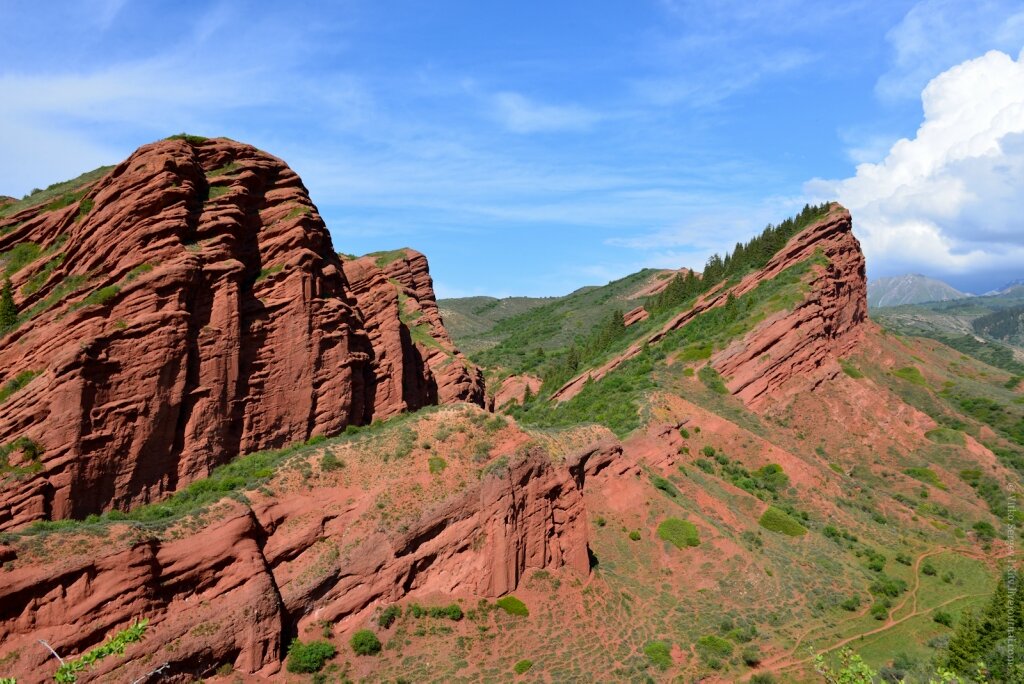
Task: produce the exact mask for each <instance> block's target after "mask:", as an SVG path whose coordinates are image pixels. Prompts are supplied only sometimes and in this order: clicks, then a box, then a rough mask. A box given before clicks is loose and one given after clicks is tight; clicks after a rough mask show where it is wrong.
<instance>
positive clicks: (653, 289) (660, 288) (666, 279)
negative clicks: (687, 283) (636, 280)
mask: <svg viewBox="0 0 1024 684" xmlns="http://www.w3.org/2000/svg"><path fill="white" fill-rule="evenodd" d="M689 272H690V269H688V268H680V269H679V270H675V271H673V270H668V271H658V273H657V274H656V275H655V276H654V279H653V280H650V281H648V282H647V283H646V284H645V285H644V286H643V287H641V288H640V289H639V290H637V291H636V292H635V293H634V294H633V295H632V297H630V299H639V298H641V297H650V296H651V295H656V294H658V293H659V292H664V291H665V288H667V287H668V284H669V283H671V282H672V279H673V278H675V277H676V276H677V275H681V276H685V275H686V274H687V273H689ZM697 275H700V274H699V273H698V274H697Z"/></svg>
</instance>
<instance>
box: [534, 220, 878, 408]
mask: <svg viewBox="0 0 1024 684" xmlns="http://www.w3.org/2000/svg"><path fill="white" fill-rule="evenodd" d="M852 228H853V220H852V218H851V217H850V213H849V212H848V211H847V210H846V209H845V208H843V207H841V206H840V205H838V204H834V205H832V209H831V210H830V211H829V213H828V214H827V215H826V216H825V217H823V218H822V219H821V220H819V221H817V222H815V223H814V224H812V225H811V226H809V227H807V228H805V229H804V230H802V231H801V232H800V233H798V234H797V235H795V236H794V237H793V238H791V239H790V240H789V242H788V243H787V244H786V245H785V247H783V248H782V249H781V250H779V252H778V253H776V254H775V255H774V256H773V257H772V259H771V260H770V261H769V262H768V264H767V265H766V266H765V267H764V268H763V269H761V270H759V271H757V272H755V273H751V274H750V275H748V276H746V277H745V278H743V279H742V280H741V281H740V282H739V283H737V284H736V285H734V286H732V287H722V286H719V287H716V288H714V289H712V290H711V291H709V292H708V293H706V294H705V295H703V296H702V297H700V298H699V299H698V300H697V302H696V303H695V304H694V305H693V306H692V307H691V308H689V309H687V310H686V311H684V312H681V313H680V314H678V315H676V316H675V317H673V318H672V319H671V320H669V321H668V322H667V323H666V324H665V325H664V326H662V327H661V328H660V329H659V330H658V331H656V332H655V333H653V334H651V335H649V336H648V337H646V338H645V339H644V340H642V341H640V342H637V343H635V344H633V345H631V346H630V347H629V348H628V349H627V350H626V351H625V352H623V353H622V354H620V355H618V356H616V357H615V358H613V359H611V360H610V361H608V362H606V363H605V364H603V365H601V366H600V367H598V368H594V369H589V370H587V371H584V372H583V373H581V374H580V375H578V376H576V377H575V378H573V379H571V380H569V381H568V382H566V383H565V384H564V385H563V386H562V387H560V388H559V389H558V390H557V391H556V392H554V393H553V394H552V397H551V398H552V400H553V401H567V400H569V399H571V398H572V397H574V396H575V395H576V394H578V393H579V392H580V390H582V389H583V387H584V385H586V383H587V382H589V381H590V380H598V379H600V378H602V377H604V376H605V375H607V374H608V373H609V372H611V371H612V370H614V369H615V368H617V367H618V366H619V365H621V364H622V363H623V362H625V361H627V360H628V359H631V358H633V357H635V356H636V355H637V354H639V353H640V352H641V351H642V350H643V348H644V346H645V345H647V344H652V343H657V342H659V341H661V340H662V339H664V337H665V336H666V335H668V334H669V333H670V332H672V331H673V330H678V329H679V328H682V327H683V326H685V325H686V324H687V323H689V322H690V321H691V320H693V319H694V318H695V317H696V316H698V315H700V314H701V313H703V312H705V311H708V310H710V309H713V308H715V307H718V306H722V305H724V304H725V303H726V302H727V301H728V300H729V297H730V296H731V297H740V296H742V295H743V294H746V293H748V292H751V291H752V290H754V289H755V288H756V287H757V286H758V285H759V284H760V283H762V282H765V281H767V280H771V279H772V278H774V277H776V276H777V275H779V274H780V273H781V272H782V271H784V270H786V269H787V268H789V267H791V266H793V265H795V264H798V263H800V262H803V261H805V260H807V259H811V258H812V257H814V256H815V255H816V254H820V255H821V256H822V257H824V259H825V260H826V262H827V265H825V266H820V265H816V266H813V267H812V271H813V274H814V275H813V276H812V278H811V280H810V281H809V282H808V289H807V293H806V296H805V298H804V300H803V302H801V303H800V304H798V305H797V306H796V307H795V308H794V309H793V310H792V311H789V312H780V313H779V314H777V315H775V316H773V317H771V318H770V319H769V320H767V321H763V322H762V323H760V324H759V325H758V326H757V327H756V328H755V329H754V330H753V331H751V332H750V333H748V334H747V335H745V336H744V337H743V339H741V340H737V341H736V342H734V343H733V344H732V345H730V346H729V348H728V349H725V350H723V351H721V352H719V353H718V354H716V355H715V356H714V357H713V358H712V360H711V363H712V365H713V366H714V367H715V369H716V370H717V371H719V372H720V373H721V374H722V375H723V376H725V379H726V386H727V387H728V388H729V390H730V391H731V392H732V393H733V394H735V395H737V396H739V397H740V398H741V399H743V400H744V402H745V403H747V404H748V405H749V406H751V407H752V408H757V407H758V406H760V405H762V404H763V402H764V400H765V399H766V398H767V397H768V396H769V395H771V394H772V393H773V392H779V391H790V390H792V389H794V388H796V387H798V386H803V383H804V381H805V380H808V379H810V381H811V384H812V385H813V384H816V383H818V382H821V381H822V380H823V379H826V378H827V377H834V375H835V374H836V373H838V372H839V370H840V368H839V365H838V363H837V362H836V360H837V358H838V357H839V356H842V355H843V354H845V353H847V352H848V351H849V350H850V348H852V345H853V344H855V342H856V340H857V339H858V335H859V333H860V326H861V324H862V323H863V322H864V321H865V320H866V318H867V299H866V292H867V285H866V279H865V268H864V255H863V253H862V252H861V250H860V244H859V242H858V241H857V238H856V237H855V236H854V235H853V231H852ZM631 313H632V312H631ZM809 376H813V377H810V378H809Z"/></svg>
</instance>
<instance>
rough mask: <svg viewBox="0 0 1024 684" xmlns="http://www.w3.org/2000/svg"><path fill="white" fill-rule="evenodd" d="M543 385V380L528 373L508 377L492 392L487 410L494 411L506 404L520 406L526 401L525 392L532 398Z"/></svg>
mask: <svg viewBox="0 0 1024 684" xmlns="http://www.w3.org/2000/svg"><path fill="white" fill-rule="evenodd" d="M543 384H544V381H543V380H541V379H540V378H538V377H537V376H536V375H530V374H529V373H523V374H521V375H510V376H508V377H507V378H505V379H504V380H502V381H501V384H500V385H499V386H498V389H497V390H496V391H495V392H494V396H492V397H491V398H490V401H489V402H488V408H489V409H490V410H492V411H495V410H499V409H501V408H502V407H503V406H507V405H508V404H520V405H521V404H522V403H523V401H524V400H525V399H526V392H527V390H529V392H530V394H531V395H532V396H537V393H538V392H540V388H541V385H543Z"/></svg>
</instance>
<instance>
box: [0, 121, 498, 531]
mask: <svg viewBox="0 0 1024 684" xmlns="http://www.w3.org/2000/svg"><path fill="white" fill-rule="evenodd" d="M66 199H67V202H64V203H63V204H66V206H56V205H59V204H62V203H61V202H57V203H54V204H51V205H41V206H36V207H31V208H24V209H21V210H17V211H16V212H15V213H9V214H8V215H7V216H5V217H4V218H0V258H3V260H4V265H5V266H6V267H7V271H8V272H9V273H10V276H11V281H12V283H13V285H14V288H15V292H16V300H17V304H18V307H19V310H20V312H21V318H22V321H21V322H20V324H19V326H18V327H17V328H16V329H15V330H13V331H11V332H9V333H8V334H6V335H4V336H2V337H0V383H8V382H10V381H12V380H13V379H14V378H16V377H18V376H19V375H21V376H22V378H25V377H32V375H31V374H33V373H34V374H37V375H36V376H35V377H33V378H32V379H31V381H30V382H28V384H27V385H26V386H24V387H23V388H22V389H20V390H19V391H17V392H15V393H14V394H12V395H11V396H9V397H8V398H7V399H6V400H5V401H4V403H3V406H2V412H0V453H2V452H7V455H6V457H5V458H4V460H3V461H0V529H10V528H13V527H17V526H19V525H23V524H25V523H27V522H30V521H32V520H36V519H41V518H52V519H58V518H64V517H82V516H84V515H87V514H89V513H94V512H99V511H102V510H107V509H110V508H128V507H131V506H135V505H137V504H141V503H146V502H149V501H153V500H156V499H159V498H160V497H161V496H163V495H165V494H166V493H168V492H171V491H174V490H176V489H178V488H179V487H181V486H183V485H185V484H187V483H189V482H191V481H193V480H195V479H197V478H200V477H203V476H205V475H206V474H207V473H208V472H209V471H210V470H211V469H212V468H213V467H215V466H217V465H219V464H222V463H225V462H227V461H229V460H230V459H231V458H232V457H234V456H235V455H237V454H240V453H247V452H252V451H256V450H260V449H266V448H273V447H280V446H283V445H285V444H288V443H291V442H295V441H298V440H305V439H308V438H310V437H312V436H314V435H331V434H336V433H338V432H340V431H341V430H343V429H344V428H345V427H346V426H347V425H350V424H363V423H368V422H369V421H370V420H372V419H373V418H374V417H378V416H386V415H390V414H393V413H395V412H398V411H402V410H405V409H406V408H414V407H418V406H422V405H424V404H427V403H434V402H436V401H454V400H460V401H473V402H476V403H482V395H483V392H482V387H481V382H482V381H481V380H480V377H479V374H478V372H476V371H475V369H473V368H472V367H470V366H469V365H468V364H467V363H465V362H464V361H462V360H461V357H458V355H457V354H456V352H455V351H454V348H453V347H451V343H450V340H448V339H447V335H446V334H444V333H443V328H440V321H437V322H436V326H434V325H433V324H432V331H433V332H432V334H433V336H434V337H435V338H436V337H443V338H444V340H445V341H446V342H447V347H445V349H444V356H445V358H439V352H436V351H435V350H434V349H432V348H426V349H425V348H424V347H422V346H421V345H418V344H406V343H404V342H405V341H408V339H409V337H410V335H411V333H410V330H409V328H408V326H406V325H405V323H404V322H402V321H401V320H399V319H398V314H397V312H396V310H395V309H394V307H391V308H388V307H387V306H384V305H380V304H379V303H376V302H373V301H371V300H372V294H371V293H372V292H373V291H374V290H373V288H374V287H377V285H378V284H379V283H378V281H379V280H380V275H379V274H372V273H371V274H367V276H366V278H363V279H359V278H355V276H353V274H351V273H349V272H348V270H347V269H345V268H343V266H342V263H341V260H340V259H339V257H338V256H337V254H336V253H335V251H334V248H333V247H332V245H331V240H330V235H329V233H328V231H327V229H326V227H325V225H324V223H323V221H322V219H321V218H320V216H319V214H318V212H317V209H316V207H315V206H314V205H313V204H312V202H311V201H310V199H309V197H308V195H307V193H306V190H305V188H304V186H303V184H302V181H301V180H300V179H299V177H298V176H297V175H296V174H295V173H294V172H293V171H292V170H291V169H289V168H288V167H287V165H285V164H284V162H282V161H281V160H279V159H277V158H275V157H272V156H270V155H268V154H266V153H264V152H261V151H260V150H257V149H256V148H253V147H251V146H248V145H243V144H239V143H235V142H233V141H229V140H225V139H214V140H206V141H202V140H197V139H188V140H186V139H172V140H165V141H161V142H158V143H154V144H151V145H147V146H145V147H142V148H140V149H139V150H138V151H137V152H136V153H135V154H133V155H132V156H131V157H130V158H129V159H127V160H126V161H124V162H123V163H121V164H120V165H118V166H117V167H116V168H115V169H113V170H112V171H110V172H109V173H108V174H106V175H105V176H104V177H102V178H101V179H100V180H98V181H96V182H95V183H94V184H92V185H87V186H84V187H82V188H81V191H80V193H79V194H69V195H68V196H67V198H66ZM11 250H15V251H14V252H12V251H11ZM12 255H22V256H24V255H27V263H24V265H20V264H17V263H16V259H15V256H12ZM420 260H421V261H422V263H417V264H416V265H415V268H413V267H412V266H410V270H413V271H415V270H416V269H419V271H418V272H419V273H421V275H420V276H419V279H418V280H415V282H414V283H413V286H412V287H413V289H415V301H416V303H417V305H418V306H419V307H420V308H422V309H424V310H426V309H429V308H430V307H431V306H433V307H434V310H435V311H436V305H435V304H433V293H432V292H431V291H430V288H429V277H427V278H426V281H425V283H424V281H423V274H425V273H426V262H425V260H422V257H421V256H420ZM24 261H25V259H24V258H23V259H22V262H24ZM12 263H14V265H12ZM16 266H17V267H16ZM350 279H354V280H356V282H352V281H351V280H350ZM386 279H387V277H386V276H385V278H384V280H385V282H386ZM408 296H412V295H408ZM375 307H376V308H380V309H381V310H380V311H377V310H376V308H375ZM438 330H440V332H438ZM395 339H398V340H399V342H398V343H397V344H396V343H395V342H394V340H395ZM382 340H383V341H382ZM428 346H429V345H428ZM446 362H447V363H446ZM396 387H397V389H396ZM435 388H436V389H435ZM5 445H6V446H5Z"/></svg>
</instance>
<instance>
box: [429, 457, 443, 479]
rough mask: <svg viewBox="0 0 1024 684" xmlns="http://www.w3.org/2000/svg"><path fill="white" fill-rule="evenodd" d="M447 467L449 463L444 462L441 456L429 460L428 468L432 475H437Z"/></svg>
mask: <svg viewBox="0 0 1024 684" xmlns="http://www.w3.org/2000/svg"><path fill="white" fill-rule="evenodd" d="M447 467H448V461H446V460H444V459H443V458H441V457H440V456H431V457H430V458H428V459H427V468H428V469H429V470H430V474H431V475H437V474H438V473H440V472H441V471H442V470H444V469H445V468H447Z"/></svg>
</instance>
